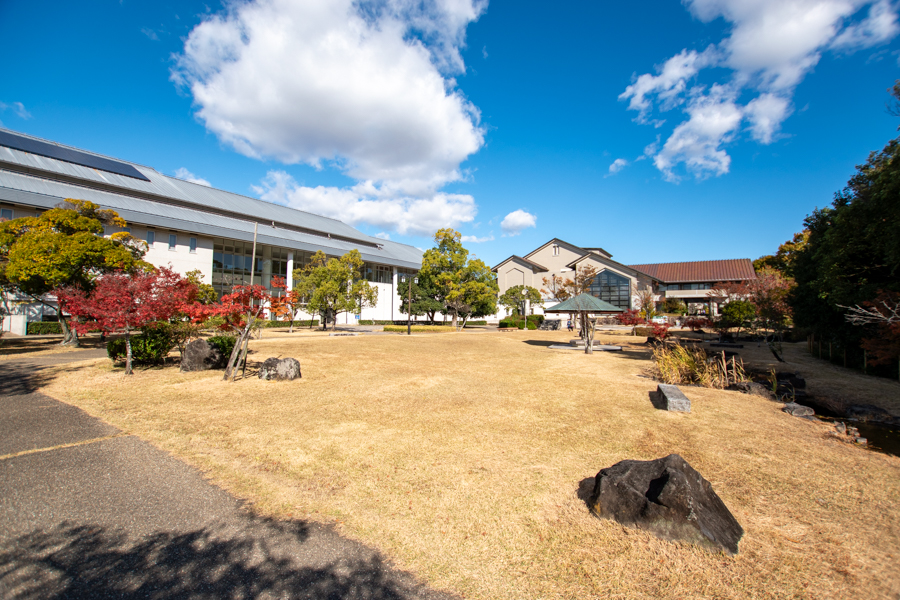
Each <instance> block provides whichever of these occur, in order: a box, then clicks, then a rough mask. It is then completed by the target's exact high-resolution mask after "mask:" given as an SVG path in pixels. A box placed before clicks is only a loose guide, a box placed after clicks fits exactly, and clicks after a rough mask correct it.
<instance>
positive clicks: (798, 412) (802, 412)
mask: <svg viewBox="0 0 900 600" xmlns="http://www.w3.org/2000/svg"><path fill="white" fill-rule="evenodd" d="M781 410H783V411H784V412H786V413H788V414H789V415H791V416H793V417H811V416H813V415H815V414H816V411H814V410H813V409H811V408H810V407H808V406H803V405H802V404H797V403H796V402H788V403H787V404H785V405H784V408H782V409H781Z"/></svg>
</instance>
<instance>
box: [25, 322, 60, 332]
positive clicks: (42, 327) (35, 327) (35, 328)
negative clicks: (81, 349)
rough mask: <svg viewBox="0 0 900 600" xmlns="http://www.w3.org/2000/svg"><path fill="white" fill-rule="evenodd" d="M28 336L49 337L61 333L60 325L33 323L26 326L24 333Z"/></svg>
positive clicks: (54, 323)
mask: <svg viewBox="0 0 900 600" xmlns="http://www.w3.org/2000/svg"><path fill="white" fill-rule="evenodd" d="M26 333H27V334H28V335H50V334H53V333H62V325H60V323H59V321H44V322H41V321H34V322H33V323H29V324H28V329H27V331H26Z"/></svg>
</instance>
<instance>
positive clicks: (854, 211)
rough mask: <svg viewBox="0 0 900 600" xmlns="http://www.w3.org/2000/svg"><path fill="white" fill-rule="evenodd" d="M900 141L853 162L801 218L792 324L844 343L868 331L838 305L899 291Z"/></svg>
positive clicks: (849, 344) (852, 342)
mask: <svg viewBox="0 0 900 600" xmlns="http://www.w3.org/2000/svg"><path fill="white" fill-rule="evenodd" d="M898 198H900V139H894V140H891V141H890V142H888V144H887V145H886V146H885V147H884V148H883V149H882V150H881V151H880V152H873V153H872V154H870V155H869V159H868V160H867V161H866V163H865V164H863V165H859V166H857V170H856V173H855V174H854V175H853V177H851V178H850V180H849V181H848V182H847V186H846V187H845V188H844V189H843V190H842V191H841V192H839V193H837V194H835V198H834V201H833V202H832V204H831V206H828V207H825V208H821V209H817V210H815V211H813V213H812V214H811V215H809V216H808V217H807V218H806V220H805V225H806V229H807V230H808V231H809V236H808V239H807V241H806V244H805V245H804V246H803V247H802V248H801V249H800V250H799V251H797V252H796V253H795V254H796V257H795V258H794V260H793V263H792V265H791V267H790V269H789V272H788V274H789V275H792V276H793V278H794V280H795V281H796V287H795V288H794V289H793V291H792V292H791V294H790V297H789V302H790V304H791V307H792V308H793V313H794V322H795V323H796V325H798V326H800V327H803V328H806V329H809V330H812V331H813V332H814V333H815V334H816V335H817V336H819V337H820V339H821V338H826V339H829V340H833V341H835V342H837V343H838V344H840V345H841V346H843V347H845V348H847V347H859V345H860V344H861V342H862V339H863V338H864V337H865V336H866V335H867V333H866V330H865V329H864V328H857V327H854V326H853V325H851V324H849V323H847V322H846V321H845V319H844V316H845V310H846V309H844V308H842V306H857V305H865V303H866V302H872V301H874V300H875V299H876V298H877V297H878V295H879V294H880V293H882V292H883V293H896V292H900V201H898Z"/></svg>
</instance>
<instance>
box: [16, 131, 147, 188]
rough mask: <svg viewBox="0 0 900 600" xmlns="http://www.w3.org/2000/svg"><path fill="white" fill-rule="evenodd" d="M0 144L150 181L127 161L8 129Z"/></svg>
mask: <svg viewBox="0 0 900 600" xmlns="http://www.w3.org/2000/svg"><path fill="white" fill-rule="evenodd" d="M0 146H6V147H7V148H13V149H14V150H21V151H22V152H29V153H31V154H37V155H38V156H46V157H47V158H55V159H56V160H61V161H64V162H67V163H72V164H76V165H81V166H83V167H90V168H91V169H100V170H101V171H107V172H109V173H116V174H117V175H124V176H125V177H132V178H134V179H141V180H143V181H150V180H149V179H147V177H145V176H144V174H143V173H141V172H140V171H138V170H137V169H135V168H134V167H133V166H132V165H129V164H128V163H123V162H119V161H117V160H112V159H109V158H103V157H102V156H95V155H93V154H88V153H87V152H81V151H80V150H73V149H72V148H64V147H63V146H57V145H55V144H48V143H47V142H41V141H38V140H33V139H31V138H27V137H24V136H21V135H16V134H14V133H9V132H8V131H0Z"/></svg>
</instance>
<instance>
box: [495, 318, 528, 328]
mask: <svg viewBox="0 0 900 600" xmlns="http://www.w3.org/2000/svg"><path fill="white" fill-rule="evenodd" d="M526 322H527V321H526V320H525V319H524V318H523V317H521V316H520V315H510V316H508V317H506V318H505V319H503V320H502V321H500V328H501V329H503V328H509V327H517V328H518V329H525V323H526Z"/></svg>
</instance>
